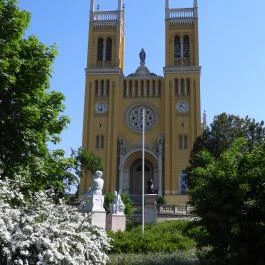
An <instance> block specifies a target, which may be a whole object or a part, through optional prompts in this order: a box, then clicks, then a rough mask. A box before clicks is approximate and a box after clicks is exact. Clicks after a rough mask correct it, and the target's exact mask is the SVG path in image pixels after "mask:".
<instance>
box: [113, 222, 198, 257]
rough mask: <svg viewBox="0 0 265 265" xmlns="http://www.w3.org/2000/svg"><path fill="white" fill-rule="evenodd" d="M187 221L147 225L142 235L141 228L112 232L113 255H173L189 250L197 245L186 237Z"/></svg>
mask: <svg viewBox="0 0 265 265" xmlns="http://www.w3.org/2000/svg"><path fill="white" fill-rule="evenodd" d="M186 229H187V222H186V221H169V222H163V223H160V224H156V225H146V226H145V233H144V235H142V231H141V227H140V226H138V227H135V228H132V229H131V230H130V231H125V232H117V233H112V232H110V233H109V235H110V237H111V238H113V242H112V246H113V248H112V253H149V252H166V253H172V252H174V251H177V250H189V249H192V248H193V247H194V246H195V243H194V241H193V240H192V239H190V238H189V237H188V236H187V235H186Z"/></svg>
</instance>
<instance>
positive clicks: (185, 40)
mask: <svg viewBox="0 0 265 265" xmlns="http://www.w3.org/2000/svg"><path fill="white" fill-rule="evenodd" d="M183 57H184V59H185V60H188V59H190V40H189V36H187V35H185V36H184V38H183Z"/></svg>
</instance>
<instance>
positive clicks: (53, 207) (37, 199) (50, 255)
mask: <svg viewBox="0 0 265 265" xmlns="http://www.w3.org/2000/svg"><path fill="white" fill-rule="evenodd" d="M23 185H24V184H21V181H10V180H4V181H2V180H0V264H3V265H6V264H18V265H24V264H25V265H26V264H37V265H42V264H43V265H44V264H45V265H48V264H62V265H68V264H69V265H86V264H93V265H94V264H106V263H107V261H108V256H107V255H106V251H107V250H108V249H109V247H110V244H109V238H108V237H107V235H106V233H105V231H104V230H103V229H101V228H99V227H95V226H91V225H90V224H89V217H88V216H87V215H84V214H81V213H79V212H77V210H76V209H75V208H72V207H70V206H67V205H66V204H65V203H64V202H60V203H59V204H54V202H53V201H52V199H50V198H49V196H47V194H46V193H43V192H38V193H30V195H29V196H28V197H29V198H26V199H25V198H24V196H23V194H22V192H21V190H22V189H23V188H25V187H26V186H25V185H24V186H23Z"/></svg>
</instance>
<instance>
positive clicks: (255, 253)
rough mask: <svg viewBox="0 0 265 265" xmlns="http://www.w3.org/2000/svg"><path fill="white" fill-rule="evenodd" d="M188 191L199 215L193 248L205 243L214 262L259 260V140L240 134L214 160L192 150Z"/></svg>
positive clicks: (264, 187)
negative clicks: (194, 154) (193, 160)
mask: <svg viewBox="0 0 265 265" xmlns="http://www.w3.org/2000/svg"><path fill="white" fill-rule="evenodd" d="M198 159H199V161H203V163H202V165H203V166H201V167H196V168H194V169H193V170H192V171H191V173H190V178H191V187H190V195H191V197H192V201H191V203H192V205H193V206H194V207H195V214H196V215H197V216H198V217H199V218H198V220H197V222H196V225H199V227H200V230H201V234H200V237H198V238H197V240H198V243H199V247H201V248H203V247H208V246H210V247H211V248H210V250H209V255H210V256H211V259H213V260H215V261H217V263H213V264H218V265H230V264H231V265H232V264H233V265H249V264H251V265H260V264H265V253H264V247H265V243H264V242H265V225H264V220H265V208H264V204H265V142H264V141H263V142H262V141H259V143H256V144H255V145H254V146H252V148H249V142H248V141H247V140H246V139H245V138H239V139H237V140H235V141H234V143H233V144H232V146H231V147H230V148H228V149H227V150H226V151H225V152H223V153H221V154H220V155H219V157H218V158H214V157H213V156H212V155H211V154H210V153H209V152H206V151H203V152H200V153H199V154H198Z"/></svg>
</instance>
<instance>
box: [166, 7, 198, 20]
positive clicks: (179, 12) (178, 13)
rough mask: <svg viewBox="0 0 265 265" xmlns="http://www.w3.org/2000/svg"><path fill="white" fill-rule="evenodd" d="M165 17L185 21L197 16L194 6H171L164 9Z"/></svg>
mask: <svg viewBox="0 0 265 265" xmlns="http://www.w3.org/2000/svg"><path fill="white" fill-rule="evenodd" d="M166 18H167V19H170V20H175V21H176V20H177V21H185V20H188V21H189V20H194V19H195V18H197V11H196V9H195V8H172V9H167V10H166Z"/></svg>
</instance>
